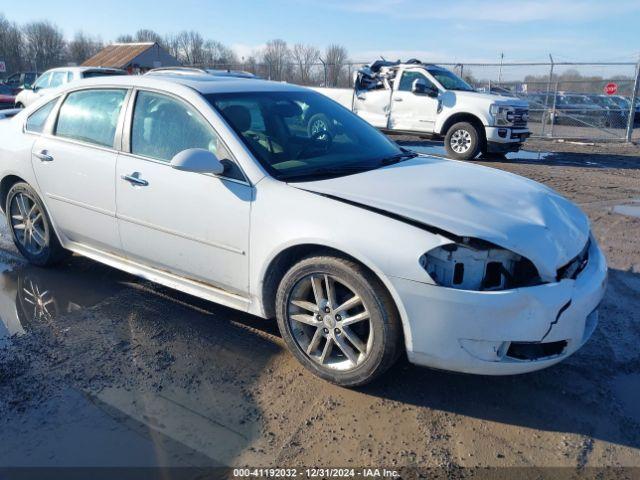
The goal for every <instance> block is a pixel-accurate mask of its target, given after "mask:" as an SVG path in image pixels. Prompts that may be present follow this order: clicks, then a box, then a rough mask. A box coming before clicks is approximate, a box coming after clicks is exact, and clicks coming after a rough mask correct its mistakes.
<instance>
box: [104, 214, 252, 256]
mask: <svg viewBox="0 0 640 480" xmlns="http://www.w3.org/2000/svg"><path fill="white" fill-rule="evenodd" d="M116 218H117V219H118V220H122V221H124V222H129V223H133V224H135V225H139V226H141V227H145V228H151V229H152V230H156V231H158V232H162V233H167V234H169V235H173V236H176V237H180V238H184V239H185V240H191V241H193V242H198V243H202V244H203V245H207V246H209V247H215V248H219V249H221V250H227V251H229V252H232V253H237V254H238V255H245V254H246V252H245V251H244V250H242V249H240V248H236V247H232V246H230V245H224V244H222V243H216V242H211V241H209V240H205V239H203V238H199V237H193V236H191V235H186V234H184V233H181V232H178V231H176V230H171V229H168V228H164V227H161V226H159V225H156V224H153V223H149V222H145V221H143V220H139V219H137V218H133V217H129V216H127V215H121V214H119V213H116Z"/></svg>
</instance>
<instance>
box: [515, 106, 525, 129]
mask: <svg viewBox="0 0 640 480" xmlns="http://www.w3.org/2000/svg"><path fill="white" fill-rule="evenodd" d="M528 120H529V110H528V109H526V108H516V111H515V114H514V115H513V126H514V127H526V126H527V121H528Z"/></svg>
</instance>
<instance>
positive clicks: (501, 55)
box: [498, 52, 504, 85]
mask: <svg viewBox="0 0 640 480" xmlns="http://www.w3.org/2000/svg"><path fill="white" fill-rule="evenodd" d="M503 60H504V52H500V70H499V71H498V85H500V84H501V83H502V62H503Z"/></svg>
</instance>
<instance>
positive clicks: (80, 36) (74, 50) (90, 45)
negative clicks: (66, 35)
mask: <svg viewBox="0 0 640 480" xmlns="http://www.w3.org/2000/svg"><path fill="white" fill-rule="evenodd" d="M102 47H103V45H102V40H100V39H97V38H91V37H90V36H88V35H87V34H85V33H84V32H82V31H80V32H76V34H75V35H74V37H73V40H71V41H70V42H69V46H68V48H67V50H68V59H69V61H70V62H73V63H75V64H76V65H80V64H82V62H84V61H85V60H86V59H87V58H90V57H93V56H94V55H95V54H96V53H98V52H99V51H100V50H102Z"/></svg>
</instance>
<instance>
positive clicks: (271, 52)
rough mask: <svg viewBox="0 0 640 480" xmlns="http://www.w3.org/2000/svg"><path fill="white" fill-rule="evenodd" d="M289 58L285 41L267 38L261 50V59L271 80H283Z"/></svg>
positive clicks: (289, 54)
mask: <svg viewBox="0 0 640 480" xmlns="http://www.w3.org/2000/svg"><path fill="white" fill-rule="evenodd" d="M290 60H291V51H290V50H289V47H288V46H287V42H285V41H284V40H281V39H279V38H278V39H275V40H269V41H268V42H267V46H266V47H265V48H264V50H263V51H262V61H263V62H264V63H266V64H267V67H268V68H269V77H270V79H271V80H285V79H286V74H287V69H288V66H289V65H288V63H289V61H290Z"/></svg>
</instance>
